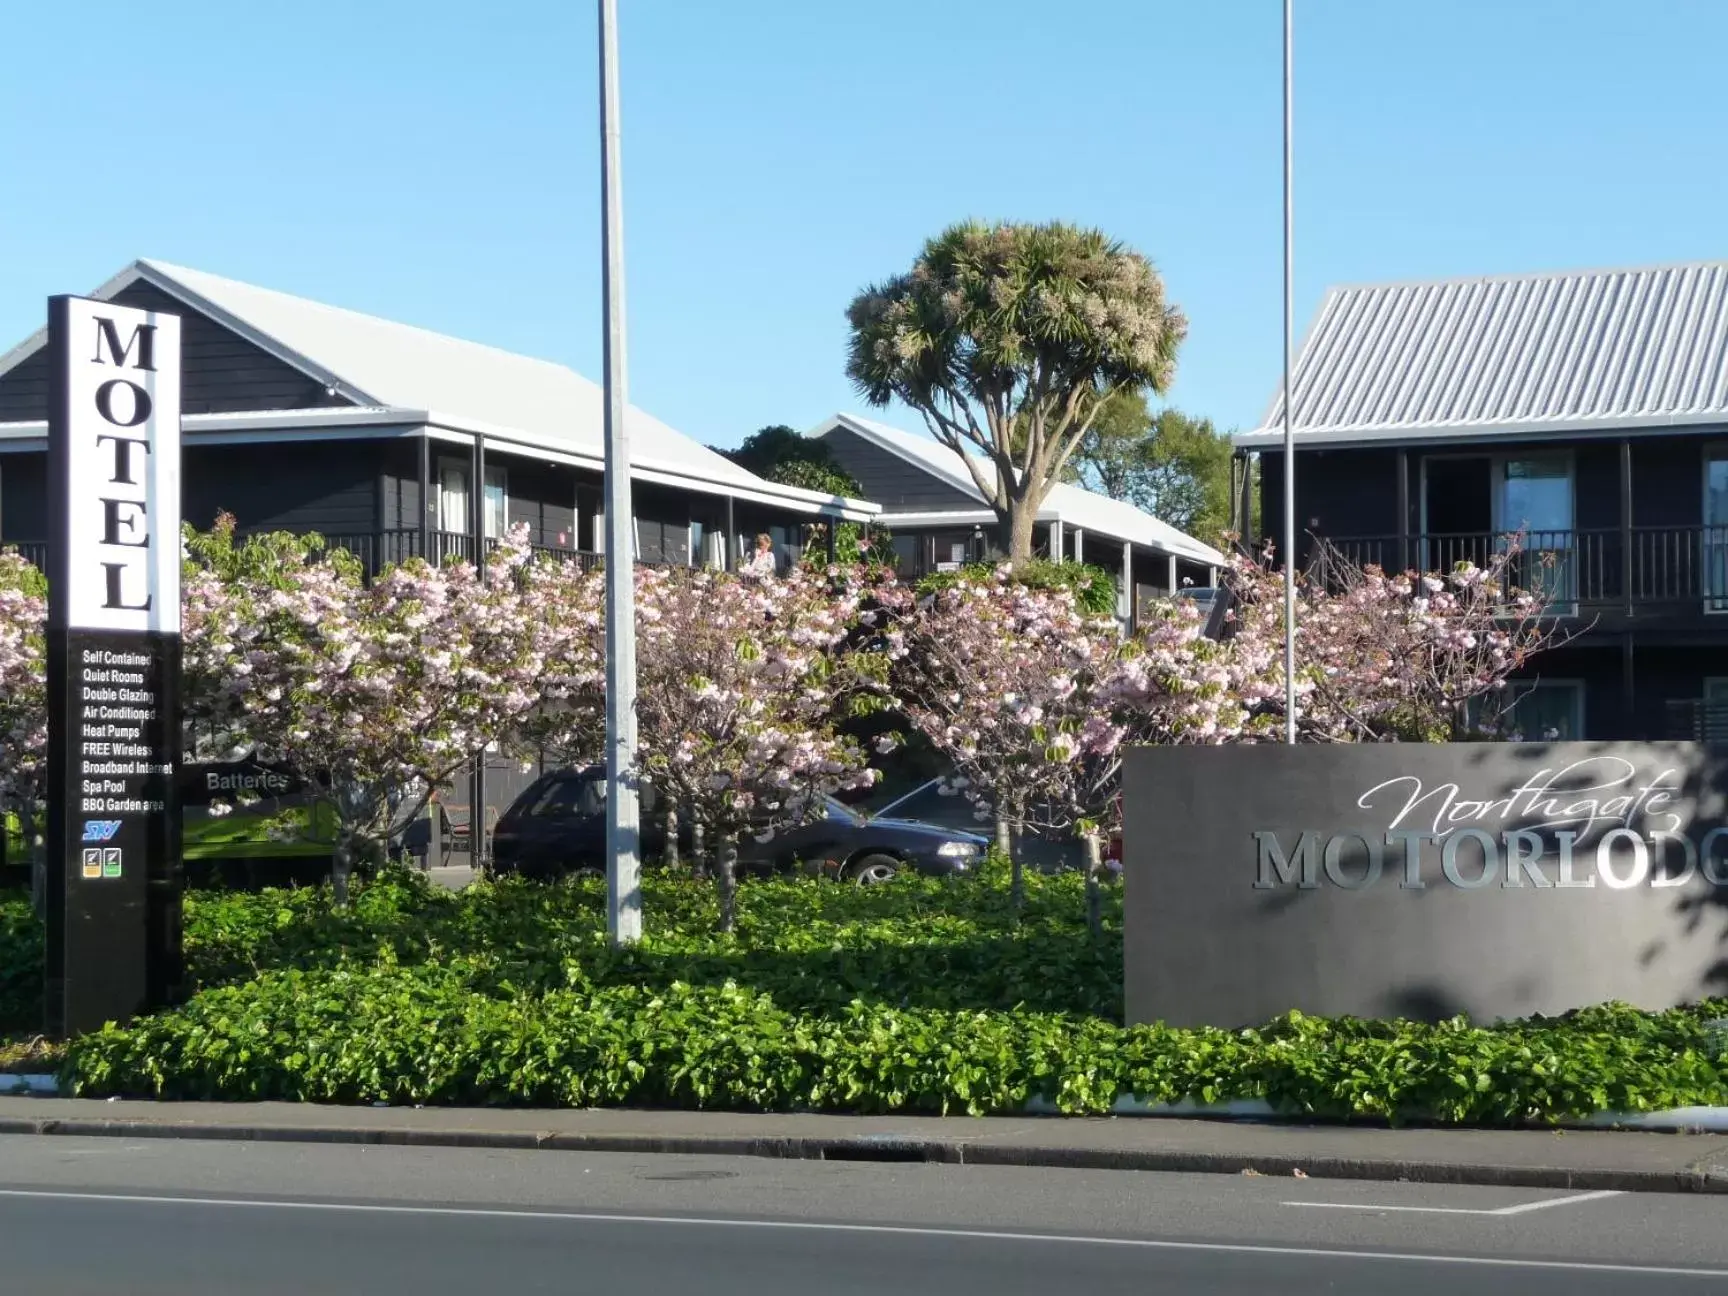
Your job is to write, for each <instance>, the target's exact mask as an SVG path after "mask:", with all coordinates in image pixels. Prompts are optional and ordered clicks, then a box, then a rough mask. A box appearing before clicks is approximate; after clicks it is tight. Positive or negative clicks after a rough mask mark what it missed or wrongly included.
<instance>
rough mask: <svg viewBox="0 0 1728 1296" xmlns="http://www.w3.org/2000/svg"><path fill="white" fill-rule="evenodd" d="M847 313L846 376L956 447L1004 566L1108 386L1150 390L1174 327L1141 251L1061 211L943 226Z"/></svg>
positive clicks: (1166, 368) (1016, 556)
mask: <svg viewBox="0 0 1728 1296" xmlns="http://www.w3.org/2000/svg"><path fill="white" fill-rule="evenodd" d="M847 316H848V318H849V320H850V321H851V326H852V336H851V343H850V347H849V355H848V359H847V364H846V373H847V376H848V377H850V378H851V379H852V381H853V383H854V384H856V386H857V388H858V390H859V392H860V393H861V394H862V395H863V396H864V398H865V399H866V400H868V401H870V403H871V404H873V405H887V404H888V403H889V402H890V401H892V400H895V399H899V400H901V401H903V402H904V403H905V404H907V405H909V406H911V407H912V408H913V409H915V410H917V411H918V412H919V413H920V414H921V415H922V416H923V417H924V422H925V425H926V426H927V427H928V428H929V430H930V434H931V435H932V436H934V437H935V438H936V440H938V441H939V442H941V443H942V444H943V445H945V446H947V447H948V448H949V449H951V450H953V451H955V452H956V453H958V454H959V455H960V456H961V459H962V461H963V462H964V463H965V464H966V466H967V470H968V471H969V472H970V473H971V475H972V480H973V482H974V483H975V484H976V485H977V487H978V490H979V492H980V493H981V494H982V495H983V496H984V498H985V500H986V501H988V503H989V504H990V507H991V508H992V509H994V510H995V512H996V515H997V517H998V518H999V519H1000V521H1001V523H1002V528H1003V531H1004V532H1005V533H1006V535H1007V537H1008V558H1009V561H1010V562H1012V563H1014V564H1015V565H1016V566H1018V565H1019V564H1021V563H1023V562H1025V561H1027V560H1028V559H1029V558H1031V556H1032V539H1033V528H1034V526H1035V524H1036V522H1037V517H1038V510H1039V508H1040V506H1041V505H1042V504H1043V503H1044V498H1045V496H1046V495H1047V494H1048V493H1049V491H1050V488H1051V486H1053V485H1055V484H1056V483H1057V482H1059V481H1061V480H1062V477H1063V474H1064V472H1065V471H1066V469H1067V466H1068V461H1069V459H1070V458H1071V457H1072V456H1073V454H1074V452H1075V450H1076V449H1077V447H1078V446H1079V444H1080V442H1081V441H1082V440H1083V439H1084V438H1085V436H1086V434H1087V432H1088V431H1089V430H1090V429H1091V428H1092V425H1093V423H1094V422H1095V421H1096V420H1097V418H1098V415H1099V413H1100V411H1101V410H1102V409H1103V408H1104V407H1105V405H1106V404H1107V403H1108V401H1109V399H1110V398H1111V397H1112V396H1114V395H1115V394H1116V393H1118V392H1123V391H1139V390H1141V389H1142V388H1147V387H1150V388H1151V389H1152V390H1153V391H1156V392H1162V391H1164V389H1165V388H1166V387H1167V386H1168V385H1169V383H1170V379H1171V377H1172V376H1173V375H1174V373H1175V369H1176V350H1177V347H1178V346H1179V345H1180V344H1181V342H1182V339H1183V337H1184V336H1185V335H1186V334H1187V330H1188V325H1187V321H1186V320H1185V319H1184V318H1183V317H1182V314H1181V312H1180V311H1178V310H1177V309H1176V308H1175V307H1174V306H1172V305H1170V304H1169V303H1167V302H1166V301H1165V300H1164V284H1163V281H1162V280H1161V279H1160V278H1159V276H1158V272H1157V271H1156V270H1154V269H1153V267H1152V263H1151V262H1150V261H1148V260H1147V259H1146V258H1145V257H1143V256H1141V255H1140V254H1139V253H1138V252H1135V251H1132V250H1130V249H1128V248H1126V247H1124V246H1123V245H1122V244H1120V243H1118V242H1115V241H1114V240H1112V239H1108V238H1106V237H1105V236H1104V235H1103V234H1102V233H1099V232H1098V231H1096V230H1086V229H1079V228H1076V227H1075V226H1072V225H1066V224H1061V223H1054V224H1047V225H1016V224H999V225H985V224H981V223H978V222H968V223H964V224H960V225H955V226H952V227H950V228H949V229H947V230H945V231H944V232H943V233H942V234H940V235H938V236H937V237H936V238H934V239H932V240H930V242H928V243H926V244H925V245H924V250H923V251H922V252H921V253H920V254H919V256H918V259H917V260H916V261H915V262H914V263H913V265H912V268H911V270H909V271H908V272H907V273H905V274H901V275H897V276H895V277H894V278H891V279H887V280H884V281H883V282H881V283H878V284H873V285H871V286H870V287H868V288H866V289H864V291H863V292H861V293H859V294H858V296H857V297H856V298H855V299H854V300H853V302H852V304H851V306H850V307H849V308H848V311H847ZM978 456H982V458H981V459H980V458H978Z"/></svg>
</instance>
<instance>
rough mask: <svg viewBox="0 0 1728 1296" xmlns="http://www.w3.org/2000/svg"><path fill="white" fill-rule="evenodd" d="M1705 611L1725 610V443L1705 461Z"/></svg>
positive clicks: (1727, 464) (1727, 497)
mask: <svg viewBox="0 0 1728 1296" xmlns="http://www.w3.org/2000/svg"><path fill="white" fill-rule="evenodd" d="M1704 610H1705V611H1706V612H1728V446H1713V447H1712V448H1711V450H1710V453H1709V455H1708V457H1707V458H1706V459H1705V460H1704Z"/></svg>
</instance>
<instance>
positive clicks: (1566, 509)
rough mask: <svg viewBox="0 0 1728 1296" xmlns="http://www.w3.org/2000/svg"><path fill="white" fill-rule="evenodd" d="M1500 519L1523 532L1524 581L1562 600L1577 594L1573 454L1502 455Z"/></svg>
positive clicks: (1497, 494)
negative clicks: (1518, 456) (1506, 456)
mask: <svg viewBox="0 0 1728 1296" xmlns="http://www.w3.org/2000/svg"><path fill="white" fill-rule="evenodd" d="M1494 525H1495V529H1496V530H1497V531H1499V532H1500V533H1501V534H1503V535H1504V534H1509V533H1512V532H1521V533H1522V534H1523V537H1524V548H1523V552H1522V553H1521V554H1519V556H1518V563H1517V566H1518V571H1517V581H1518V584H1520V585H1522V586H1523V587H1524V588H1525V589H1528V590H1533V591H1539V592H1541V593H1543V594H1545V595H1547V596H1548V598H1550V599H1551V600H1553V601H1554V602H1556V603H1571V602H1573V601H1575V600H1576V599H1577V597H1578V586H1577V580H1576V570H1575V568H1576V565H1577V564H1576V561H1575V559H1576V554H1575V550H1576V545H1575V543H1574V538H1573V534H1572V530H1573V509H1572V457H1571V456H1570V455H1566V454H1549V455H1530V456H1526V457H1520V458H1502V459H1496V460H1495V463H1494Z"/></svg>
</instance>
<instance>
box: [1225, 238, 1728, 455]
mask: <svg viewBox="0 0 1728 1296" xmlns="http://www.w3.org/2000/svg"><path fill="white" fill-rule="evenodd" d="M1291 385H1292V388H1293V392H1294V397H1293V399H1292V401H1291V413H1292V434H1293V435H1294V436H1295V437H1296V438H1297V439H1298V440H1300V441H1303V442H1307V443H1309V444H1328V443H1330V444H1344V443H1349V442H1362V441H1377V440H1389V439H1406V438H1407V439H1436V438H1458V439H1468V438H1474V437H1482V436H1531V435H1535V436H1541V435H1544V434H1561V433H1574V434H1576V433H1588V432H1591V431H1600V432H1608V431H1613V430H1617V429H1622V428H1627V429H1630V428H1639V427H1662V426H1676V427H1678V426H1688V425H1699V424H1704V425H1707V424H1714V423H1724V422H1728V262H1722V261H1705V262H1694V263H1689V264H1684V265H1669V266H1655V267H1650V268H1646V269H1626V270H1590V271H1574V272H1569V273H1559V274H1526V275H1499V276H1490V277H1480V278H1469V279H1445V280H1435V281H1429V282H1418V283H1400V284H1379V285H1367V286H1358V287H1340V288H1333V289H1331V290H1330V291H1328V292H1327V294H1326V297H1325V300H1324V301H1322V302H1321V304H1320V309H1319V311H1318V312H1317V313H1316V314H1315V316H1314V320H1313V323H1312V324H1310V326H1309V329H1308V333H1307V336H1306V337H1305V338H1304V339H1303V341H1302V346H1301V348H1300V351H1299V352H1298V354H1297V357H1296V359H1295V362H1294V364H1293V366H1292V374H1291ZM1283 417H1284V413H1283V402H1282V400H1281V399H1280V398H1279V396H1277V395H1275V396H1274V397H1273V400H1272V403H1271V407H1270V408H1269V409H1268V410H1267V412H1266V418H1265V419H1264V421H1263V423H1262V425H1261V426H1260V427H1258V428H1256V429H1254V430H1253V431H1252V432H1248V433H1244V434H1242V435H1240V436H1238V437H1236V439H1235V440H1236V444H1237V445H1238V446H1241V447H1244V448H1264V447H1273V448H1275V447H1276V446H1277V445H1278V444H1280V442H1281V440H1282V437H1283V429H1282V421H1283Z"/></svg>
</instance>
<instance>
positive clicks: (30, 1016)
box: [0, 891, 43, 1038]
mask: <svg viewBox="0 0 1728 1296" xmlns="http://www.w3.org/2000/svg"><path fill="white" fill-rule="evenodd" d="M42 941H43V937H42V924H41V923H39V922H37V921H36V913H35V911H34V910H33V909H32V908H31V907H30V894H29V892H27V891H0V1038H3V1037H4V1036H6V1035H9V1034H24V1033H26V1032H29V1031H37V1030H41V1029H42Z"/></svg>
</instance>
